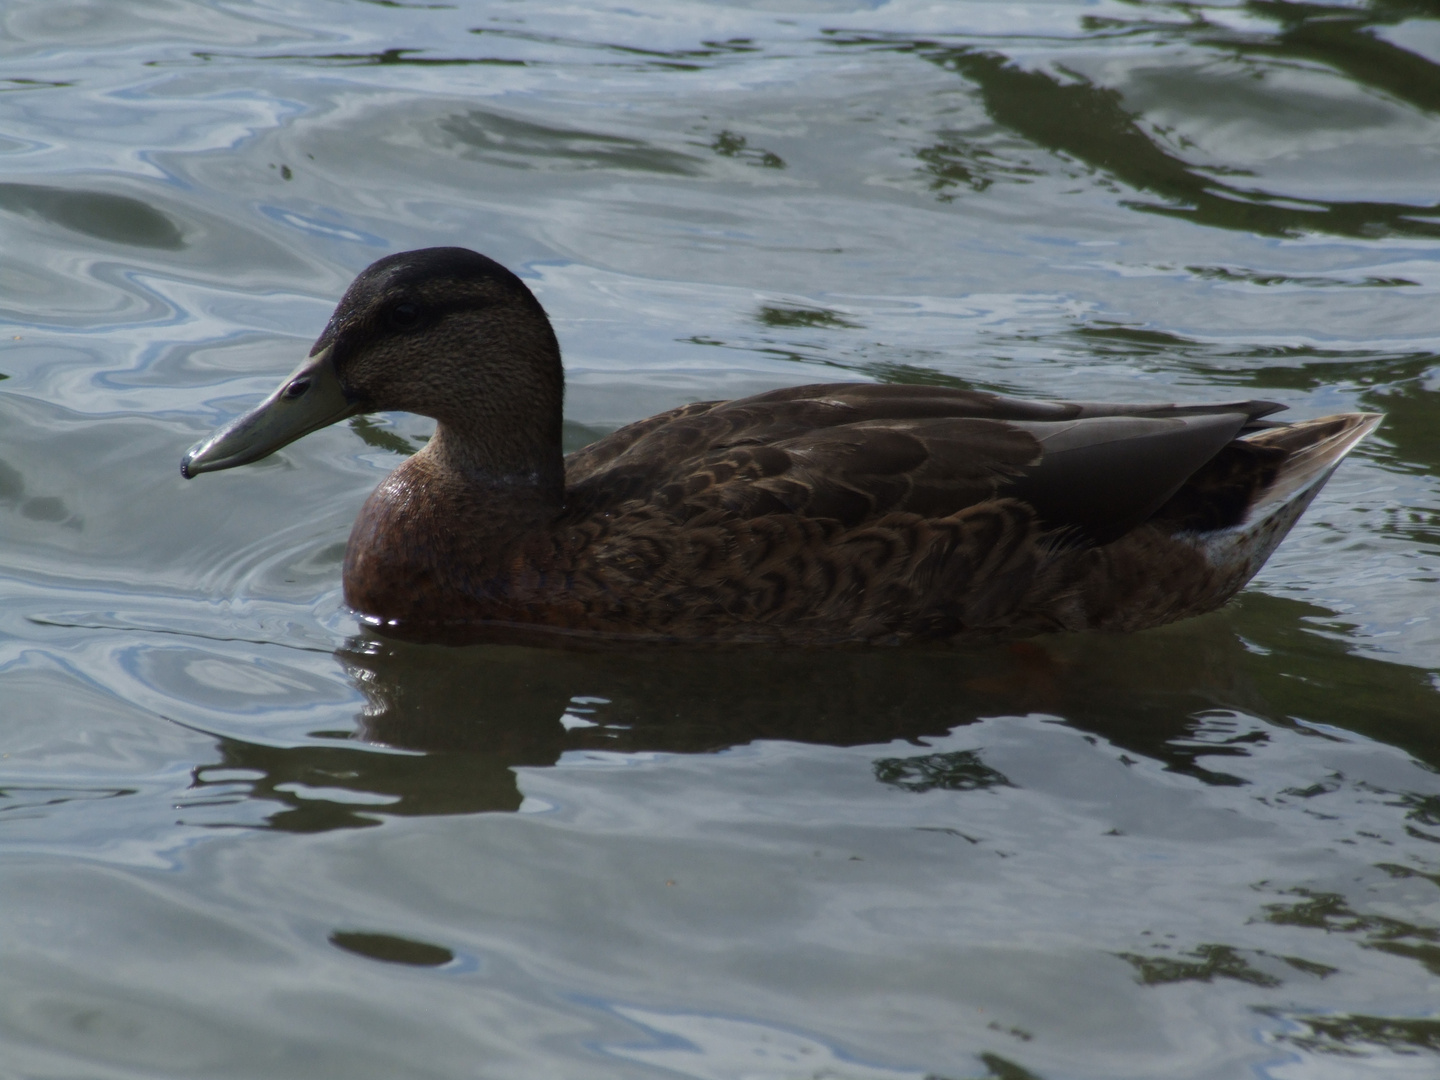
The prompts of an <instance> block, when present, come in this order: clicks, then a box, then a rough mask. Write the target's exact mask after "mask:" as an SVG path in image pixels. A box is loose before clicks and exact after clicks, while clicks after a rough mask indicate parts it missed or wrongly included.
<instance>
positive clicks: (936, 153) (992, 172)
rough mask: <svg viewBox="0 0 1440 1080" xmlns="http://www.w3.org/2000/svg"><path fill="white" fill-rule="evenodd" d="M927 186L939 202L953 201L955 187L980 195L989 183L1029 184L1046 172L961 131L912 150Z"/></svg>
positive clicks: (944, 133)
mask: <svg viewBox="0 0 1440 1080" xmlns="http://www.w3.org/2000/svg"><path fill="white" fill-rule="evenodd" d="M915 156H916V157H917V158H918V159H919V160H920V162H921V172H922V174H923V175H924V176H925V177H926V180H927V183H928V186H929V188H930V190H931V191H932V192H934V194H935V197H936V198H937V199H939V200H940V201H941V202H954V201H955V198H956V190H955V189H957V188H962V187H963V188H967V189H969V190H970V191H971V192H974V193H976V194H979V193H980V192H982V191H985V190H986V189H987V188H989V187H990V186H991V185H992V184H994V183H997V182H999V181H1009V182H1011V183H1016V184H1028V183H1031V182H1032V180H1033V179H1034V178H1036V177H1040V176H1044V175H1045V170H1044V169H1040V168H1036V167H1035V166H1034V165H1032V164H1030V163H1029V162H1028V161H1024V160H1016V159H1015V158H1014V157H1013V153H1012V155H1011V156H1009V157H1007V155H1006V154H1005V153H1003V152H1002V151H1000V150H998V149H997V150H992V149H990V148H989V147H987V146H986V145H985V144H984V143H983V142H982V141H980V140H977V139H973V138H969V137H967V136H965V135H964V134H963V133H960V132H941V133H940V137H939V141H938V142H935V143H932V144H931V145H929V146H924V147H921V148H920V149H919V150H916V151H915Z"/></svg>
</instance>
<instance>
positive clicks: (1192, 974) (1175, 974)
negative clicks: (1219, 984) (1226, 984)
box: [1115, 944, 1284, 989]
mask: <svg viewBox="0 0 1440 1080" xmlns="http://www.w3.org/2000/svg"><path fill="white" fill-rule="evenodd" d="M1155 947H1156V948H1157V949H1165V948H1167V947H1168V946H1165V945H1157V946H1155ZM1244 952H1245V950H1241V949H1237V948H1235V947H1234V946H1233V945H1217V944H1202V945H1197V946H1195V948H1194V949H1191V950H1190V951H1189V952H1184V953H1180V954H1178V955H1175V956H1155V955H1148V956H1147V955H1143V954H1141V953H1116V954H1115V955H1116V956H1118V957H1119V958H1120V959H1121V960H1124V961H1125V962H1126V963H1127V964H1129V965H1130V966H1131V967H1132V968H1134V969H1135V981H1136V982H1138V983H1140V984H1141V985H1142V986H1166V985H1168V984H1170V983H1179V982H1201V983H1209V982H1214V981H1215V980H1216V979H1232V980H1234V981H1235V982H1242V983H1249V984H1250V985H1251V986H1261V987H1265V988H1266V989H1272V988H1274V987H1276V986H1280V985H1282V984H1283V983H1284V980H1283V979H1281V978H1279V977H1277V976H1275V975H1272V974H1270V973H1269V972H1268V971H1265V970H1263V969H1262V968H1258V967H1256V966H1254V965H1253V964H1252V963H1250V961H1248V960H1247V959H1246V958H1245V956H1244ZM1261 955H1263V954H1261Z"/></svg>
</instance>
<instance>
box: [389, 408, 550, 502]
mask: <svg viewBox="0 0 1440 1080" xmlns="http://www.w3.org/2000/svg"><path fill="white" fill-rule="evenodd" d="M557 442H558V440H557ZM416 458H417V459H419V460H420V461H423V463H424V467H425V469H426V471H428V472H430V473H431V474H432V475H434V476H438V477H444V478H446V479H447V480H448V481H449V482H450V483H451V484H456V485H458V486H459V487H460V489H461V490H462V491H464V492H465V493H467V494H470V493H473V497H475V498H483V499H486V500H487V501H490V500H492V499H498V500H500V501H501V502H503V503H505V504H507V505H509V506H511V507H513V508H515V509H516V510H519V509H520V508H521V507H522V506H523V507H526V508H532V507H533V508H534V509H535V510H536V511H540V512H547V511H548V512H555V511H558V510H559V509H560V507H561V505H562V503H563V502H564V498H565V459H564V456H563V455H562V454H561V451H560V447H559V446H558V445H546V443H545V442H527V441H525V440H519V439H516V440H503V441H502V440H497V439H495V438H494V437H493V436H490V437H485V438H477V437H475V436H473V435H470V434H469V433H467V432H466V431H465V430H464V429H462V428H458V427H453V426H451V425H448V424H446V423H444V422H443V421H440V422H437V424H436V425H435V434H434V435H433V436H432V437H431V439H430V442H429V443H428V444H427V445H426V447H425V449H423V450H422V451H420V453H419V454H417V455H416Z"/></svg>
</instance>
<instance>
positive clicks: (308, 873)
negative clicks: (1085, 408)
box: [0, 0, 1440, 1080]
mask: <svg viewBox="0 0 1440 1080" xmlns="http://www.w3.org/2000/svg"><path fill="white" fill-rule="evenodd" d="M0 27H3V29H0V35H3V36H0V41H3V49H4V52H5V59H6V62H5V65H4V69H3V77H0V162H3V165H4V170H3V173H4V175H3V178H0V225H3V229H4V239H5V243H4V244H3V246H0V315H3V318H4V320H5V328H4V333H5V334H8V335H9V339H8V341H7V343H6V344H7V347H6V348H5V350H4V352H3V355H0V373H3V374H4V375H5V376H6V381H5V382H4V383H3V384H0V535H3V542H0V594H3V601H0V790H3V798H0V913H3V917H0V951H3V957H4V959H3V962H0V1077H3V1078H5V1080H10V1078H12V1077H14V1078H25V1080H31V1078H37V1080H38V1078H50V1077H54V1078H57V1080H58V1078H61V1077H73V1076H85V1077H93V1078H104V1080H109V1078H117V1080H119V1078H124V1080H130V1078H139V1077H144V1078H147V1080H149V1078H163V1077H175V1078H181V1077H183V1078H187V1080H189V1078H201V1077H203V1078H220V1077H262V1076H263V1077H266V1078H286V1077H296V1078H299V1077H304V1078H306V1080H315V1078H324V1077H345V1078H347V1080H354V1078H366V1077H374V1078H377V1080H380V1078H384V1080H393V1078H410V1077H415V1078H420V1077H436V1078H454V1077H584V1078H631V1077H634V1078H641V1077H652V1076H653V1077H690V1078H697V1080H740V1078H745V1080H797V1078H811V1077H815V1078H818V1077H825V1078H844V1080H902V1078H903V1080H922V1078H925V1077H931V1078H944V1080H962V1078H975V1077H981V1076H987V1077H991V1078H994V1080H1024V1078H1036V1077H1038V1078H1043V1080H1058V1078H1062V1077H1094V1078H1103V1080H1113V1078H1120V1077H1137V1078H1150V1077H1155V1076H1161V1075H1163V1076H1174V1077H1215V1078H1230V1077H1235V1076H1264V1077H1272V1078H1276V1080H1280V1078H1284V1080H1290V1078H1299V1077H1304V1078H1310V1077H1327V1078H1328V1077H1352V1076H1367V1075H1372V1074H1374V1075H1380V1074H1383V1075H1385V1076H1387V1077H1430V1076H1433V1075H1435V1070H1436V1069H1437V1061H1436V1056H1437V1051H1440V980H1437V976H1440V847H1437V846H1436V845H1437V843H1440V776H1437V774H1436V770H1437V768H1440V708H1437V706H1440V659H1437V658H1440V622H1437V619H1436V612H1437V607H1440V604H1437V601H1440V587H1437V572H1440V479H1437V473H1440V436H1437V431H1440V359H1437V355H1440V322H1437V316H1436V311H1437V302H1436V298H1437V293H1440V196H1437V192H1436V187H1435V181H1434V178H1435V176H1436V175H1437V165H1440V6H1437V5H1436V4H1434V3H1426V2H1421V0H1412V2H1404V0H1372V2H1370V3H1351V4H1340V3H1336V4H1334V5H1329V6H1327V5H1323V4H1299V3H1279V2H1270V0H1253V2H1250V3H1245V4H1219V3H1217V4H1209V5H1206V4H1183V5H1181V4H1175V5H1169V4H1158V3H1157V4H1141V3H1120V2H1114V3H1103V2H1102V3H1049V4H1045V3H1036V4H1015V3H989V4H987V3H963V4H962V3H953V4H945V5H939V4H926V3H923V2H919V0H916V2H906V0H901V2H896V3H889V4H885V3H870V4H867V3H860V4H850V3H843V2H837V3H826V2H814V3H809V2H805V0H777V2H775V3H763V2H761V3H753V4H731V5H722V4H701V3H681V2H670V0H665V2H662V0H634V2H632V3H628V4H624V5H605V4H584V5H567V4H565V3H562V2H534V3H518V2H496V3H489V4H479V3H476V4H468V3H457V4H453V5H452V4H445V3H401V2H399V0H376V2H341V0H233V2H223V3H222V2H216V3H209V4H203V3H192V2H184V0H149V2H141V0H127V2H126V3H124V4H119V3H113V2H107V0H90V2H80V0H73V2H72V0H28V2H27V0H13V2H12V3H9V4H7V5H5V7H4V9H3V12H0ZM444 243H462V244H465V245H467V246H471V247H474V248H477V249H479V250H482V251H484V252H485V253H487V254H489V255H491V256H493V257H495V258H497V259H500V260H501V261H503V262H505V263H506V264H507V265H509V266H511V267H512V268H514V269H515V270H516V271H517V272H519V273H521V274H522V275H523V276H524V277H525V278H526V280H527V281H528V282H529V283H530V284H531V286H532V287H533V288H534V289H535V291H536V293H537V294H538V295H539V296H540V298H541V300H542V302H543V303H544V304H545V305H546V306H547V308H548V309H549V311H550V313H551V315H552V317H553V319H554V321H555V324H556V327H557V330H558V333H559V335H560V339H561V343H562V346H563V348H564V351H565V356H566V362H567V370H568V376H569V395H568V402H567V413H568V427H567V437H568V438H569V439H570V442H571V444H572V445H573V446H579V445H583V443H584V442H586V441H588V440H589V439H591V438H593V437H595V435H597V434H598V433H602V432H604V431H607V430H610V429H612V428H614V427H615V426H617V425H619V424H622V423H625V422H627V421H630V420H633V419H636V418H639V417H641V416H644V415H648V414H649V413H651V412H654V411H656V410H659V409H661V408H665V407H669V406H672V405H675V404H679V403H681V402H684V401H688V400H696V399H704V398H715V397H725V396H733V395H740V394H746V393H751V392H757V391H760V390H764V389H768V388H771V387H776V386H782V385H786V384H791V383H797V382H808V381H817V380H823V379H831V378H833V379H867V378H868V379H881V380H892V381H913V382H929V383H948V384H958V385H967V386H975V387H981V388H989V389H997V390H1003V391H1006V392H1013V393H1017V394H1028V395H1038V396H1055V397H1063V396H1075V397H1089V398H1115V399H1129V400H1137V399H1142V400H1157V401H1161V400H1184V401H1202V400H1207V399H1210V400H1213V399H1217V398H1225V397H1233V396H1237V395H1244V396H1260V397H1267V398H1273V399H1276V400H1279V401H1283V402H1285V403H1286V404H1288V405H1289V406H1290V407H1291V415H1294V416H1297V417H1304V416H1313V415H1321V414H1324V413H1327V412H1333V411H1338V410H1343V409H1355V408H1363V409H1375V410H1380V411H1383V412H1385V413H1387V414H1388V419H1387V421H1386V423H1385V425H1384V427H1383V428H1382V429H1381V431H1380V432H1379V434H1378V436H1377V437H1376V438H1374V439H1372V440H1370V441H1369V442H1367V443H1366V444H1365V445H1364V446H1363V447H1362V448H1361V450H1360V451H1359V452H1357V454H1356V455H1354V456H1353V457H1352V458H1351V459H1349V460H1348V461H1347V462H1346V464H1345V465H1344V467H1343V468H1342V469H1341V470H1340V472H1339V473H1338V474H1337V475H1336V476H1335V478H1334V479H1333V480H1332V481H1331V483H1330V485H1329V486H1328V487H1327V489H1326V490H1325V492H1324V493H1323V494H1322V496H1321V497H1320V499H1319V500H1318V501H1317V503H1316V504H1315V506H1314V507H1313V508H1312V509H1311V510H1310V511H1309V513H1308V514H1307V515H1306V517H1305V518H1304V520H1303V521H1302V522H1301V524H1300V526H1299V527H1298V528H1297V529H1296V531H1295V533H1294V534H1293V535H1292V536H1291V537H1290V539H1289V540H1287V541H1286V543H1285V544H1284V546H1283V547H1282V548H1281V549H1280V551H1279V552H1278V553H1277V554H1276V556H1275V557H1274V558H1273V559H1272V560H1271V562H1270V563H1269V565H1268V566H1267V567H1266V569H1265V570H1264V571H1263V572H1262V574H1261V576H1260V578H1259V579H1258V580H1257V581H1256V582H1255V584H1254V585H1253V586H1252V587H1251V588H1250V589H1249V590H1248V591H1247V592H1246V593H1245V594H1244V595H1243V597H1242V598H1241V599H1240V600H1239V601H1238V602H1237V603H1235V604H1233V605H1231V606H1229V607H1227V608H1226V609H1225V610H1223V611H1221V612H1218V613H1216V614H1214V615H1211V616H1207V617H1205V618H1202V619H1198V620H1193V621H1191V622H1189V623H1185V624H1182V625H1178V626H1175V627H1171V628H1168V629H1166V630H1163V631H1159V632H1153V633H1147V634H1143V635H1137V636H1133V637H1115V638H1112V637H1096V638H1065V639H1046V640H1040V641H1036V642H1033V643H1027V644H1024V645H1022V646H1017V647H1012V648H1006V649H999V650H993V651H979V652H975V651H959V652H947V651H938V652H883V651H881V652H854V651H851V652H840V653H830V654H824V653H821V654H814V653H804V652H783V651H764V652H747V651H724V652H716V653H664V654H658V655H657V654H652V653H645V652H636V653H634V654H627V653H619V654H613V655H603V656H595V655H585V654H569V653H558V652H550V651H544V650H528V649H522V648H518V647H495V648H472V649H454V650H451V649H443V648H420V647H413V646H396V645H392V644H387V643H385V642H384V641H381V640H378V639H374V638H370V637H367V636H365V635H363V634H362V633H361V632H360V631H359V628H358V627H357V625H356V622H355V620H354V619H353V618H352V617H351V616H350V615H349V613H348V612H347V611H346V610H345V609H344V607H343V604H342V603H341V599H340V591H339V570H340V558H341V553H342V549H343V543H344V540H345V537H346V535H347V532H348V529H349V524H350V521H351V520H352V518H353V516H354V514H355V512H356V510H357V509H358V507H359V505H360V502H361V501H362V500H363V498H364V496H365V495H366V493H367V492H368V491H369V490H370V489H371V488H372V487H373V486H374V484H375V483H376V482H377V480H378V479H379V477H380V476H382V475H383V474H384V472H385V471H386V470H388V469H390V468H392V467H394V465H395V464H396V463H397V462H398V461H399V460H400V458H399V456H398V455H399V453H402V452H408V451H409V450H410V449H413V448H414V447H416V446H418V445H420V442H421V441H422V440H423V439H424V437H425V435H426V426H425V422H423V421H420V420H417V419H415V418H413V417H406V416H391V415H387V416H381V417H375V418H371V419H369V420H364V421H355V422H353V423H352V424H351V425H350V426H349V427H348V428H346V427H341V428H337V429H332V430H327V431H324V432H321V433H318V434H316V435H313V436H310V437H308V438H307V439H305V440H303V441H302V442H300V443H297V444H295V445H294V446H293V447H291V448H288V449H287V450H285V451H284V452H283V453H281V454H279V455H277V456H275V457H274V458H272V459H270V460H268V461H267V462H265V463H262V464H259V465H255V466H251V467H248V468H246V469H242V470H236V471H234V472H230V473H225V474H221V475H219V476H215V477H208V476H207V477H203V478H201V479H200V480H197V481H195V482H193V483H188V484H187V483H186V482H184V481H182V480H181V478H180V476H179V473H178V462H179V458H180V455H181V454H182V453H183V451H184V450H185V448H186V447H188V446H189V445H190V444H191V443H192V442H193V441H194V440H195V439H197V438H198V437H200V436H201V435H203V434H204V433H206V432H207V431H209V430H210V429H211V428H212V427H214V426H215V425H216V424H217V423H220V422H222V421H224V420H226V419H228V418H229V417H231V416H233V415H235V414H236V413H238V412H239V411H241V410H243V409H245V408H248V407H249V406H250V405H252V404H254V403H255V402H256V401H257V400H258V399H259V398H260V397H261V396H262V395H263V394H265V393H268V392H269V390H270V389H272V388H273V386H274V385H275V383H276V382H277V380H278V379H279V378H280V377H281V376H282V375H283V374H284V373H286V372H288V371H289V370H290V369H291V368H292V367H293V366H294V364H295V363H296V362H297V361H298V359H299V358H300V357H301V356H303V355H304V353H305V352H306V351H307V350H308V347H309V343H310V341H311V340H313V338H314V336H315V335H316V334H317V333H318V332H319V330H320V328H321V326H322V325H323V323H324V320H325V318H326V317H327V315H328V312H329V309H330V306H331V305H332V304H333V302H334V301H335V299H336V298H337V297H338V296H339V294H340V292H341V291H342V290H343V288H344V286H345V285H346V284H347V283H348V281H349V279H350V278H351V276H352V275H353V274H354V273H355V272H356V271H357V270H359V269H360V268H361V267H363V266H364V265H366V264H367V263H369V262H370V261H372V260H373V259H375V258H377V257H378V256H380V255H382V254H385V253H387V252H390V251H394V250H400V249H404V248H409V247H418V246H424V245H430V244H444Z"/></svg>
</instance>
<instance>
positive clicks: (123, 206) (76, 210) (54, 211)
mask: <svg viewBox="0 0 1440 1080" xmlns="http://www.w3.org/2000/svg"><path fill="white" fill-rule="evenodd" d="M0 209H3V210H8V211H10V212H11V213H13V214H24V215H25V216H26V217H33V218H39V219H41V220H43V221H48V222H50V223H51V224H54V225H59V226H60V227H61V228H64V229H68V230H70V231H71V232H78V233H81V234H83V235H85V236H90V237H94V238H95V239H97V240H107V241H110V242H112V243H116V244H130V245H133V246H136V247H148V248H160V249H163V250H167V251H177V250H179V249H180V248H183V247H184V246H185V236H184V233H183V232H182V231H181V229H180V226H179V225H178V224H176V222H175V221H174V220H172V219H171V218H170V217H169V216H168V215H166V214H164V213H161V212H160V211H159V210H156V209H155V208H154V207H153V206H151V205H150V204H149V203H145V202H142V201H140V200H139V199H134V198H131V197H130V196H128V195H112V194H110V193H109V192H105V191H89V190H86V189H84V188H60V187H47V186H44V185H41V184H12V183H0Z"/></svg>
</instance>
